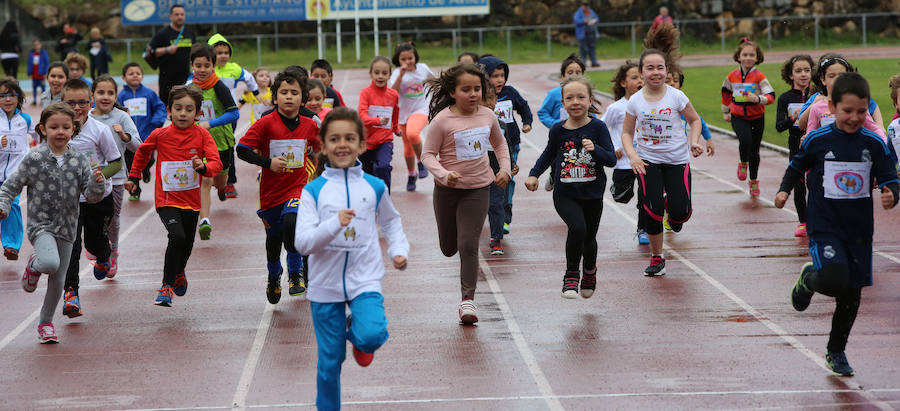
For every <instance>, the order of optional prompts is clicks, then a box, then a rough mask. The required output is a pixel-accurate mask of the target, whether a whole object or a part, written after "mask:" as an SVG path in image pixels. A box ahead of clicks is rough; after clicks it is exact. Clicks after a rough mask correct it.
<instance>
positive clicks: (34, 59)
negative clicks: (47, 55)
mask: <svg viewBox="0 0 900 411" xmlns="http://www.w3.org/2000/svg"><path fill="white" fill-rule="evenodd" d="M31 64H34V65H40V64H41V56H40V55H39V54H32V55H31Z"/></svg>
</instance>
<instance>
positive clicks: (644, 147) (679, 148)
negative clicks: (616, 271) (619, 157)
mask: <svg viewBox="0 0 900 411" xmlns="http://www.w3.org/2000/svg"><path fill="white" fill-rule="evenodd" d="M667 60H668V56H667V55H665V54H664V53H663V52H662V51H659V50H657V49H647V50H645V51H644V52H643V53H641V58H640V60H639V62H638V69H639V70H640V71H641V76H642V77H643V78H644V87H643V88H642V89H641V90H640V91H638V92H637V93H635V94H634V95H633V96H631V98H630V99H629V100H628V105H627V107H626V114H625V120H624V122H623V126H622V148H623V149H624V151H625V153H626V154H627V155H628V159H629V161H630V162H631V169H632V170H634V172H635V173H637V175H638V182H639V186H640V191H642V192H643V193H645V194H644V198H643V207H644V211H645V212H647V216H648V217H649V218H648V219H647V234H648V235H649V237H650V251H651V253H652V254H651V257H650V266H649V267H647V268H646V269H645V270H644V275H646V276H657V275H664V274H665V273H666V260H665V256H664V255H663V252H662V246H663V224H662V220H663V213H664V212H668V217H669V224H670V225H671V226H672V230H674V231H675V232H678V231H681V226H682V224H683V223H684V222H685V221H687V220H688V219H689V218H690V217H691V211H692V210H691V171H690V165H689V162H690V156H691V154H693V156H694V157H697V156H700V155H701V154H703V146H701V145H700V129H701V123H700V116H698V115H697V112H696V111H695V110H694V106H692V105H691V102H690V100H688V98H687V96H685V95H684V93H682V92H681V90H678V89H676V88H674V87H670V86H668V85H666V72H667V67H668V66H669V65H671V63H669V62H667ZM682 115H684V116H685V118H686V119H687V122H688V124H689V125H690V126H691V131H690V138H688V137H687V135H686V134H685V133H684V130H683V127H682V124H681V116H682ZM663 193H665V195H666V197H665V199H664V197H663Z"/></svg>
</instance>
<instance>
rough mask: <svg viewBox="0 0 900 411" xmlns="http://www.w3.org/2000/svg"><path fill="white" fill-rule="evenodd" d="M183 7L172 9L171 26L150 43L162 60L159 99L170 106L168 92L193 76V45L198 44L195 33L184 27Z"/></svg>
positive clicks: (170, 15)
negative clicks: (191, 66) (191, 67)
mask: <svg viewBox="0 0 900 411" xmlns="http://www.w3.org/2000/svg"><path fill="white" fill-rule="evenodd" d="M184 19H185V17H184V6H182V5H180V4H174V5H172V7H171V8H169V20H170V21H171V24H169V25H168V26H166V27H165V28H164V29H162V30H160V31H159V32H157V33H156V35H155V36H153V39H152V40H150V49H151V51H152V52H153V53H155V54H156V57H157V58H158V59H159V97H160V98H161V99H162V101H164V102H166V104H168V101H169V90H171V89H172V87H173V86H177V85H183V84H184V83H186V82H187V79H188V75H190V73H191V69H190V65H191V62H190V60H191V45H193V44H194V43H195V42H196V41H197V37H196V36H195V35H194V32H193V31H192V30H191V29H189V28H187V27H186V26H185V25H184Z"/></svg>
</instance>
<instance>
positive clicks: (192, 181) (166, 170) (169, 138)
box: [128, 124, 222, 211]
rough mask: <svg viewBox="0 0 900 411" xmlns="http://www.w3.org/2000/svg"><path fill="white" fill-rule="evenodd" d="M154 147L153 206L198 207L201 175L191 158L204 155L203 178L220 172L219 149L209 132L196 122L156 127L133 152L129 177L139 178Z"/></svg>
mask: <svg viewBox="0 0 900 411" xmlns="http://www.w3.org/2000/svg"><path fill="white" fill-rule="evenodd" d="M153 150H156V153H157V154H156V167H155V168H156V189H155V195H156V208H160V207H175V208H184V209H190V210H194V211H199V210H200V176H199V175H198V174H197V173H196V172H195V171H194V168H193V167H192V166H191V158H192V157H193V156H197V157H200V158H206V173H204V174H203V176H204V177H208V178H212V177H215V176H216V175H218V174H219V172H220V171H222V162H221V161H220V160H219V151H218V149H217V148H216V142H215V141H214V140H213V138H212V135H210V134H209V131H206V129H204V128H203V127H200V126H198V125H196V124H195V125H192V126H190V127H189V128H185V129H181V128H178V127H175V126H174V125H170V126H168V127H165V128H158V129H156V130H153V132H152V133H150V136H149V137H147V139H146V140H144V142H143V143H141V145H140V147H138V151H137V152H135V153H134V160H133V161H132V163H131V172H130V173H128V175H129V177H135V178H141V171H142V170H143V169H144V166H146V165H147V162H148V161H149V160H150V155H151V154H152V153H153Z"/></svg>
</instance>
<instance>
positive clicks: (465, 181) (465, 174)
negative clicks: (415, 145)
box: [422, 106, 512, 189]
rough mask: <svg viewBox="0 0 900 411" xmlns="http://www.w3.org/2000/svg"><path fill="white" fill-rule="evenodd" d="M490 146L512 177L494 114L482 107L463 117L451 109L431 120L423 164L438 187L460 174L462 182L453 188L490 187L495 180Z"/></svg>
mask: <svg viewBox="0 0 900 411" xmlns="http://www.w3.org/2000/svg"><path fill="white" fill-rule="evenodd" d="M488 145H491V146H493V147H494V153H496V155H497V159H498V161H499V162H500V171H501V172H503V173H507V174H509V175H512V174H511V173H510V162H509V148H507V146H506V140H505V139H504V138H503V132H502V131H500V124H499V123H498V122H497V118H496V117H494V112H493V111H491V109H489V108H487V107H484V106H479V107H478V110H477V111H476V112H475V113H473V114H470V115H461V114H456V113H454V112H453V110H452V109H451V108H450V107H448V108H445V109H444V110H441V112H440V113H438V114H437V115H436V116H435V117H434V119H432V120H431V124H430V125H429V127H428V136H427V138H426V139H425V144H424V146H423V147H422V163H423V164H425V167H426V168H427V169H428V171H430V172H431V174H432V175H433V176H434V179H435V181H437V182H438V184H441V185H444V186H446V185H447V176H448V175H449V174H450V172H451V171H456V172H457V173H458V174H459V175H460V180H459V181H458V182H457V183H456V185H454V186H453V188H467V189H471V188H482V187H487V186H488V185H490V184H491V183H493V182H494V178H495V175H494V173H492V172H491V167H490V164H489V162H488V157H487V146H488Z"/></svg>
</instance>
